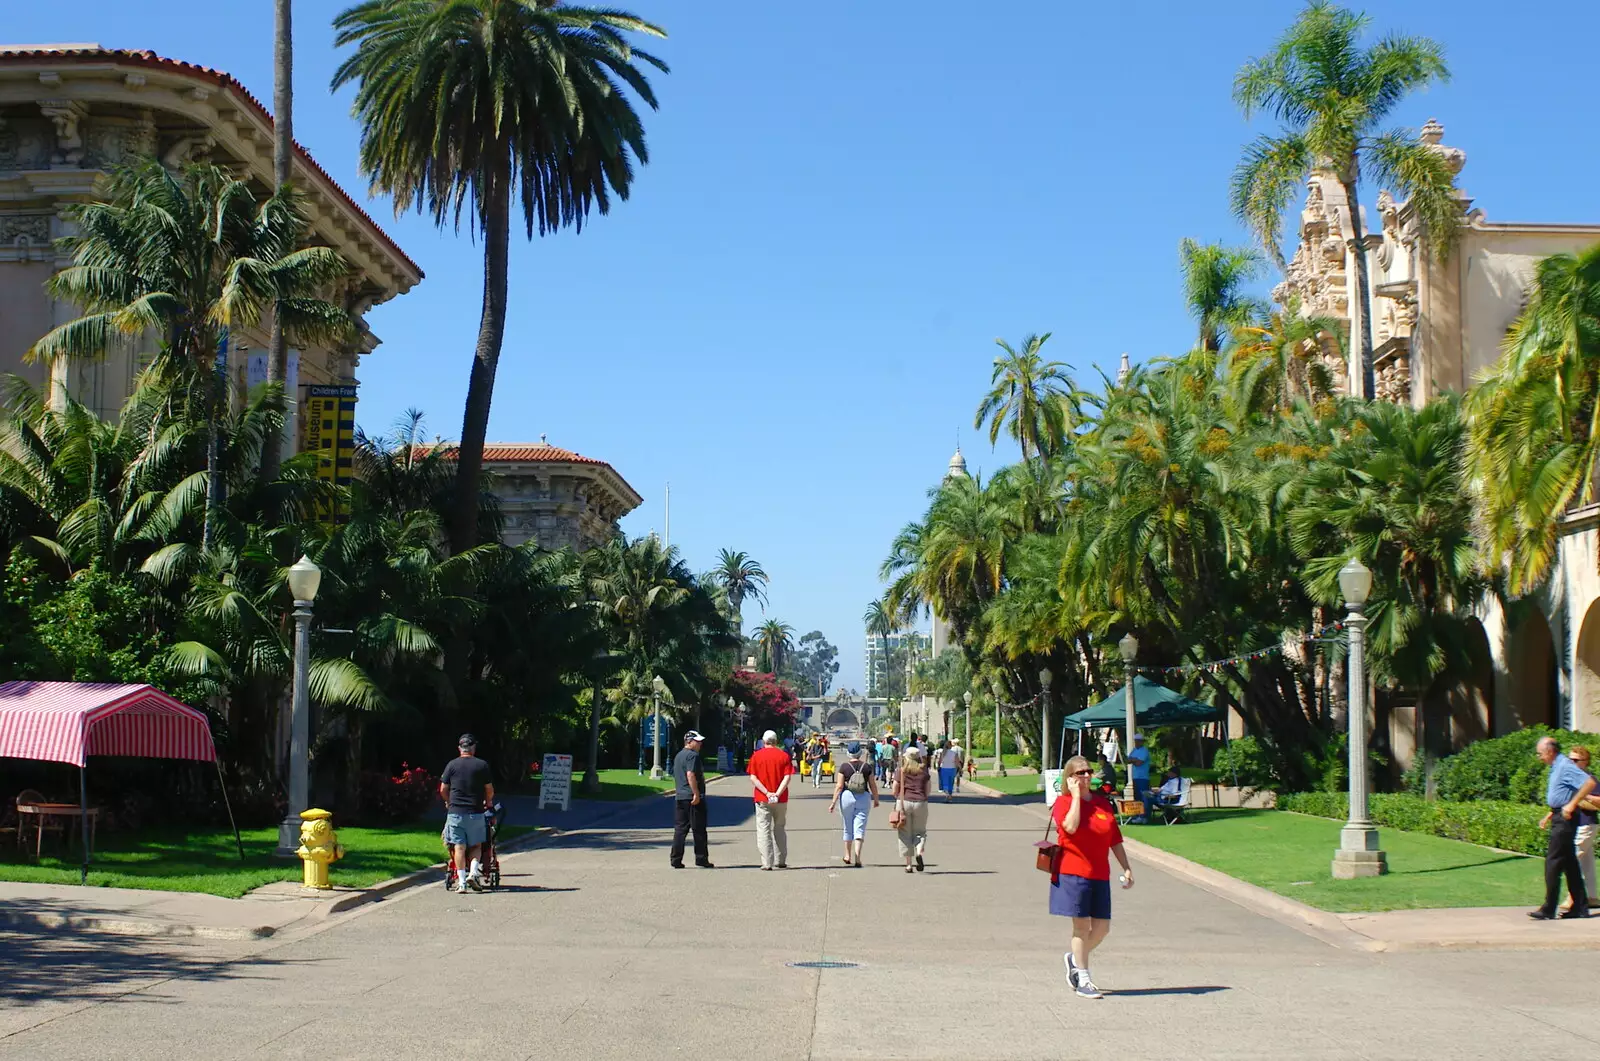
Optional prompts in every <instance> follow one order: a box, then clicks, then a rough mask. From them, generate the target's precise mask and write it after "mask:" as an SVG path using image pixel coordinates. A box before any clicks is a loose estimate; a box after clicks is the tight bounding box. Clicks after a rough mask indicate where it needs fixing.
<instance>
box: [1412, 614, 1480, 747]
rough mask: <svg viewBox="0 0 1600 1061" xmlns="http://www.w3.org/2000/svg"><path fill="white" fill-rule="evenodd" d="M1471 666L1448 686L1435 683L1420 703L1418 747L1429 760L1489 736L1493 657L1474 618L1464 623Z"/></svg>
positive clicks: (1478, 623)
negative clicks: (1420, 720) (1420, 727)
mask: <svg viewBox="0 0 1600 1061" xmlns="http://www.w3.org/2000/svg"><path fill="white" fill-rule="evenodd" d="M1466 635H1467V636H1466V641H1467V643H1466V649H1467V657H1468V659H1469V660H1471V664H1472V665H1471V669H1470V670H1469V671H1468V672H1467V673H1466V674H1463V675H1461V676H1460V677H1458V678H1457V679H1456V680H1455V681H1454V682H1452V683H1450V684H1449V685H1443V686H1439V685H1436V686H1435V687H1434V688H1433V689H1430V690H1429V692H1428V695H1427V696H1426V697H1425V698H1424V699H1423V702H1422V732H1421V733H1420V734H1418V741H1417V743H1418V746H1419V750H1421V751H1422V752H1424V753H1425V754H1427V755H1428V756H1429V757H1430V758H1432V759H1442V758H1444V757H1445V756H1447V755H1452V754H1454V753H1456V752H1458V751H1460V750H1461V749H1462V748H1465V747H1466V746H1467V745H1469V744H1471V743H1472V742H1473V741H1477V740H1483V739H1484V738H1485V737H1487V736H1489V735H1490V732H1491V730H1492V728H1493V725H1494V722H1493V719H1494V657H1493V655H1492V654H1491V653H1490V649H1489V635H1488V634H1487V633H1486V632H1485V631H1484V629H1483V624H1482V623H1480V622H1479V621H1478V620H1476V619H1470V620H1468V622H1467V631H1466Z"/></svg>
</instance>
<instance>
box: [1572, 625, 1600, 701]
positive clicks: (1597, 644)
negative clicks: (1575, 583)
mask: <svg viewBox="0 0 1600 1061" xmlns="http://www.w3.org/2000/svg"><path fill="white" fill-rule="evenodd" d="M1577 657H1578V658H1577V660H1576V666H1574V667H1573V673H1572V716H1573V717H1572V728H1573V729H1580V730H1591V731H1592V730H1594V729H1595V727H1597V726H1600V601H1594V602H1593V603H1591V604H1590V605H1589V610H1588V611H1586V612H1584V613H1583V625H1582V626H1580V627H1579V628H1578V651H1577Z"/></svg>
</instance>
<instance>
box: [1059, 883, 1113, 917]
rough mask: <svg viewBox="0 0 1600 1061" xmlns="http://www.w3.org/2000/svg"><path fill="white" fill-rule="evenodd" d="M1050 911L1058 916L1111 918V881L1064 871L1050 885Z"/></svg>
mask: <svg viewBox="0 0 1600 1061" xmlns="http://www.w3.org/2000/svg"><path fill="white" fill-rule="evenodd" d="M1050 912H1051V913H1052V914H1055V915H1056V916H1057V917H1093V918H1096V919H1098V920H1100V921H1110V920H1111V882H1110V881H1108V880H1090V879H1089V878H1088V877H1074V876H1072V875H1071V874H1068V873H1063V874H1061V876H1060V877H1058V878H1057V879H1056V882H1055V883H1054V884H1052V885H1050Z"/></svg>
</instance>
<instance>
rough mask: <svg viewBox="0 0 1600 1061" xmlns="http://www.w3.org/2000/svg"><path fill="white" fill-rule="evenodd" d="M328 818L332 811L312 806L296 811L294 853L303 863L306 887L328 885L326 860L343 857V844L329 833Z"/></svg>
mask: <svg viewBox="0 0 1600 1061" xmlns="http://www.w3.org/2000/svg"><path fill="white" fill-rule="evenodd" d="M332 819H333V812H332V811H325V810H318V809H316V808H312V809H311V810H303V811H301V812H300V849H299V850H298V851H296V852H295V854H297V855H299V856H300V859H301V861H302V862H304V863H305V871H306V876H305V882H304V883H305V887H307V888H317V889H319V890H321V889H326V888H331V887H332V885H331V884H329V883H328V863H330V862H337V861H338V860H339V859H341V858H343V857H344V846H343V845H342V844H340V843H339V842H338V840H339V838H338V837H337V836H335V835H334V834H333V820H332Z"/></svg>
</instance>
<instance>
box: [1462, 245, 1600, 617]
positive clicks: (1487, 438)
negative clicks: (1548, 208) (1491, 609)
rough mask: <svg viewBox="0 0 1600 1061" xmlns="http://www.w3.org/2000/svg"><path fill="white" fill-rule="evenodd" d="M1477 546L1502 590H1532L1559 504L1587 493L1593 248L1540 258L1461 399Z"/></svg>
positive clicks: (1598, 420)
mask: <svg viewBox="0 0 1600 1061" xmlns="http://www.w3.org/2000/svg"><path fill="white" fill-rule="evenodd" d="M1465 411H1466V416H1467V422H1468V444H1467V448H1466V453H1467V465H1468V471H1469V478H1470V479H1471V481H1472V482H1473V484H1474V486H1475V488H1476V489H1477V490H1478V492H1479V493H1480V494H1481V495H1482V500H1483V506H1482V512H1481V519H1482V524H1483V538H1484V546H1485V548H1486V549H1487V550H1488V552H1489V554H1490V558H1491V561H1492V562H1493V564H1494V566H1495V567H1499V566H1500V565H1501V563H1505V564H1506V565H1507V566H1506V570H1507V575H1508V579H1507V581H1508V588H1509V589H1510V590H1511V592H1512V593H1515V594H1522V593H1526V592H1528V591H1529V590H1531V589H1533V588H1535V587H1536V586H1537V585H1538V584H1539V583H1540V582H1541V581H1542V580H1543V579H1544V577H1545V575H1546V574H1547V573H1548V572H1549V569H1550V565H1551V564H1552V563H1553V562H1554V560H1555V556H1556V541H1557V537H1558V536H1557V530H1558V528H1559V525H1560V522H1561V519H1562V517H1563V515H1564V514H1565V513H1566V511H1567V509H1568V508H1570V507H1571V506H1572V505H1574V504H1582V503H1587V502H1589V501H1591V500H1593V498H1594V478H1595V468H1596V461H1597V460H1600V244H1596V245H1595V246H1593V247H1590V248H1589V249H1587V250H1585V251H1582V252H1580V253H1578V254H1557V255H1553V256H1551V257H1549V258H1545V259H1543V260H1542V261H1540V263H1539V266H1538V268H1537V270H1536V272H1535V274H1534V279H1533V283H1532V285H1531V286H1530V289H1529V292H1528V303H1527V307H1526V308H1525V309H1524V310H1523V312H1522V314H1521V316H1519V317H1518V318H1517V321H1516V323H1515V324H1514V325H1513V326H1512V328H1511V331H1510V333H1509V334H1508V335H1507V336H1506V342H1505V352H1504V353H1503V354H1502V356H1501V358H1500V361H1499V362H1498V363H1497V364H1496V365H1495V367H1494V368H1493V370H1491V371H1490V373H1489V374H1488V375H1487V376H1485V378H1484V379H1483V381H1482V382H1481V383H1479V384H1478V386H1477V387H1476V388H1475V389H1474V390H1473V391H1472V392H1471V394H1470V395H1469V397H1468V401H1467V404H1466V410H1465Z"/></svg>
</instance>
